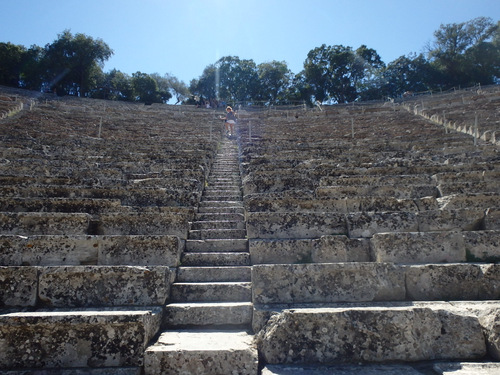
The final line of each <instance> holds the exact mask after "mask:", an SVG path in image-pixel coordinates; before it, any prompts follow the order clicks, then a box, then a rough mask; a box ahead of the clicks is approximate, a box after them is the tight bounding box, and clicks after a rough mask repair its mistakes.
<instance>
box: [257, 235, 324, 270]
mask: <svg viewBox="0 0 500 375" xmlns="http://www.w3.org/2000/svg"><path fill="white" fill-rule="evenodd" d="M317 246H318V239H312V238H311V239H291V240H272V239H265V240H261V239H251V240H249V241H248V248H249V251H250V259H251V261H252V264H294V263H309V262H311V260H312V253H313V251H314V249H315V248H316V247H317Z"/></svg>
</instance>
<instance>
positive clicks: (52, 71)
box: [0, 17, 500, 105]
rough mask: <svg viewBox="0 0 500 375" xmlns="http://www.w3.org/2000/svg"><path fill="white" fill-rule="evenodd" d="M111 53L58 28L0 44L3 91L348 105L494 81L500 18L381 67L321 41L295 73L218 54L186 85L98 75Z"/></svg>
mask: <svg viewBox="0 0 500 375" xmlns="http://www.w3.org/2000/svg"><path fill="white" fill-rule="evenodd" d="M112 55H113V51H112V49H111V48H110V47H109V46H108V45H107V44H106V43H105V42H104V41H103V40H101V39H94V38H92V37H90V36H87V35H84V34H75V35H73V34H72V33H71V32H70V31H69V30H65V31H64V32H62V33H61V34H59V35H58V37H57V39H56V40H55V41H54V42H53V43H50V44H47V45H46V46H45V47H39V46H36V45H34V46H31V47H29V48H26V47H24V46H21V45H14V44H12V43H9V42H7V43H0V84H1V85H6V86H12V87H19V88H25V89H30V90H40V91H44V92H54V93H56V94H58V95H75V96H81V97H89V98H100V99H109V100H123V101H135V102H144V103H147V104H151V103H166V102H167V101H169V100H170V99H172V98H173V97H175V100H176V101H177V103H180V102H184V103H194V102H198V101H200V100H206V101H216V100H221V101H225V102H228V103H235V102H246V103H254V104H257V103H260V104H266V105H269V104H287V103H295V102H307V103H311V104H312V103H313V102H315V101H320V102H322V103H325V102H326V103H347V102H353V101H365V100H379V99H383V98H387V97H391V98H396V97H398V96H401V95H402V94H403V93H404V92H421V91H428V90H433V91H434V90H448V89H450V88H453V87H458V86H462V87H467V86H472V85H475V84H482V85H489V84H498V83H499V79H500V21H497V22H496V23H495V22H494V21H493V20H492V19H491V18H488V17H478V18H474V19H472V20H470V21H467V22H462V23H453V24H447V25H441V27H440V28H439V29H438V30H437V31H435V32H434V40H433V42H432V43H429V45H428V46H426V52H425V53H420V54H416V53H411V54H409V55H403V56H401V57H399V58H397V59H396V60H394V61H392V62H390V63H388V64H385V63H384V62H383V61H382V59H381V58H380V56H379V55H378V53H377V51H376V50H374V49H372V48H368V47H367V46H366V45H362V46H360V47H359V48H357V49H353V48H352V47H349V46H343V45H333V46H328V45H325V44H323V45H322V46H320V47H316V48H314V49H312V50H310V51H309V53H308V54H307V57H306V59H305V61H304V66H303V67H304V68H303V70H302V71H301V72H299V73H297V74H295V73H293V72H292V71H291V70H290V69H289V68H288V66H287V63H286V62H284V61H274V60H273V61H270V62H264V63H261V64H258V65H257V64H256V63H255V62H254V61H253V60H251V59H249V60H247V59H240V58H239V57H237V56H225V57H222V58H221V59H219V60H218V61H216V62H215V63H214V64H210V65H209V66H207V67H206V68H205V69H204V70H203V72H202V74H201V76H200V77H199V78H196V79H192V80H191V82H190V84H189V87H188V86H187V85H186V84H185V83H184V82H182V81H180V80H179V79H178V78H176V77H175V76H173V75H170V74H165V75H163V76H162V75H160V74H158V73H152V74H147V73H142V72H139V71H138V72H136V73H133V74H132V75H131V76H130V75H128V74H125V73H123V72H121V71H119V70H117V69H113V70H111V71H109V72H107V73H105V72H103V66H104V63H105V62H106V61H107V60H108V59H109V58H110V57H111V56H112Z"/></svg>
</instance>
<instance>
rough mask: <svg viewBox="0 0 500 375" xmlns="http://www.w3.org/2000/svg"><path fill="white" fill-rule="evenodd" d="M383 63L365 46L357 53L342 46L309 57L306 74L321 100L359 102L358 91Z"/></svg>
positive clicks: (325, 49)
mask: <svg viewBox="0 0 500 375" xmlns="http://www.w3.org/2000/svg"><path fill="white" fill-rule="evenodd" d="M382 66H383V63H382V61H381V60H380V57H379V56H378V55H377V53H376V52H375V51H374V50H372V49H368V48H367V47H366V46H364V45H363V46H361V47H360V48H358V49H357V50H356V51H353V49H352V48H351V47H345V46H342V45H336V46H326V45H325V44H323V45H322V46H321V47H318V48H315V49H313V50H311V51H309V53H308V54H307V59H306V61H305V62H304V72H305V77H306V80H307V82H308V83H309V84H310V85H311V87H312V90H313V93H314V96H315V98H316V99H317V100H319V101H321V102H324V101H333V102H336V103H347V102H351V101H354V100H356V99H357V98H358V95H359V93H358V87H359V85H361V84H362V83H363V79H365V78H367V77H369V76H370V74H372V73H373V72H374V70H375V69H376V68H377V67H379V68H380V67H382Z"/></svg>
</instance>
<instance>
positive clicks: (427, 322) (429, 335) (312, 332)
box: [256, 306, 486, 364]
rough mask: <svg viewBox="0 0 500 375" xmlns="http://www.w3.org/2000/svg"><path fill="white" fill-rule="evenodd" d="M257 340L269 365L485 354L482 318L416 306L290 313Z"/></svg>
mask: <svg viewBox="0 0 500 375" xmlns="http://www.w3.org/2000/svg"><path fill="white" fill-rule="evenodd" d="M256 342H257V347H258V348H259V353H261V355H262V356H263V358H264V360H265V361H266V362H267V363H270V364H278V363H329V362H334V361H337V362H339V361H341V362H358V361H363V362H384V361H423V360H435V359H454V358H460V359H478V358H482V357H483V356H484V355H485V354H486V344H485V339H484V335H483V332H482V329H481V326H480V324H479V322H478V319H477V317H473V316H468V315H463V314H455V313H453V312H451V311H447V310H441V309H432V308H430V307H429V308H423V307H412V306H408V307H392V308H391V307H365V308H363V307H360V308H311V309H307V308H297V309H293V310H285V311H283V312H281V313H279V314H276V315H274V316H272V317H271V319H270V320H269V322H268V323H267V325H266V326H265V327H264V329H263V330H261V331H260V332H259V333H258V335H257V339H256Z"/></svg>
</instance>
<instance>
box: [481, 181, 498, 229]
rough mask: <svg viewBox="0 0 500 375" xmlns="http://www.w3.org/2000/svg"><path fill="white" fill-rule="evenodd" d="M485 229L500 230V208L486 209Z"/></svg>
mask: <svg viewBox="0 0 500 375" xmlns="http://www.w3.org/2000/svg"><path fill="white" fill-rule="evenodd" d="M499 185H500V184H499ZM484 229H485V230H500V209H498V208H489V209H488V210H487V211H486V215H485V217H484Z"/></svg>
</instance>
